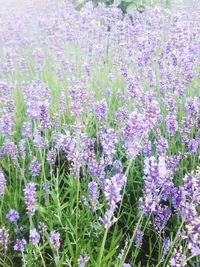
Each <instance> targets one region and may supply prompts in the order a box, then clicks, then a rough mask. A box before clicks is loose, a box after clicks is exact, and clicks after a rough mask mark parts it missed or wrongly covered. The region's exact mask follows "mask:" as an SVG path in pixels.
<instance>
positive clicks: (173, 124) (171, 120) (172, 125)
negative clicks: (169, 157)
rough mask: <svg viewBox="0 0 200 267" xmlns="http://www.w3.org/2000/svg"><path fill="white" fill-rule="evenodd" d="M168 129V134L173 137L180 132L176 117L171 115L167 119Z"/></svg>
mask: <svg viewBox="0 0 200 267" xmlns="http://www.w3.org/2000/svg"><path fill="white" fill-rule="evenodd" d="M166 127H167V131H168V133H169V134H170V135H171V136H173V135H174V134H175V133H176V132H177V131H178V122H177V120H176V117H175V116H174V115H169V116H167V118H166Z"/></svg>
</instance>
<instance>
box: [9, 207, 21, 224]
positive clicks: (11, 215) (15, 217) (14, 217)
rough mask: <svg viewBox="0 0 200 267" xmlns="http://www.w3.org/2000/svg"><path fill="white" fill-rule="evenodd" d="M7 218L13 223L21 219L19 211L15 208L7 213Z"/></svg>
mask: <svg viewBox="0 0 200 267" xmlns="http://www.w3.org/2000/svg"><path fill="white" fill-rule="evenodd" d="M6 218H7V219H8V220H9V221H10V222H11V223H16V222H17V221H18V220H19V213H18V212H17V211H16V210H14V209H11V210H10V211H9V212H8V213H7V215H6Z"/></svg>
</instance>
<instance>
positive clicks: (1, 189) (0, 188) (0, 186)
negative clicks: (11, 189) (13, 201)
mask: <svg viewBox="0 0 200 267" xmlns="http://www.w3.org/2000/svg"><path fill="white" fill-rule="evenodd" d="M6 184H7V181H6V178H5V176H4V174H3V171H2V169H1V167H0V198H1V197H2V196H3V195H4V194H5V190H6Z"/></svg>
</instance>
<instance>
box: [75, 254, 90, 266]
mask: <svg viewBox="0 0 200 267" xmlns="http://www.w3.org/2000/svg"><path fill="white" fill-rule="evenodd" d="M89 259H90V257H89V256H82V255H80V256H79V258H78V267H84V266H85V264H86V263H87V262H88V261H89Z"/></svg>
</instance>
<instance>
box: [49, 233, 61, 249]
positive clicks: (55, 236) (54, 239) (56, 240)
mask: <svg viewBox="0 0 200 267" xmlns="http://www.w3.org/2000/svg"><path fill="white" fill-rule="evenodd" d="M49 241H50V244H51V245H52V247H53V249H55V250H56V251H58V250H59V248H60V234H59V233H58V232H56V231H54V230H53V231H51V233H50V236H49Z"/></svg>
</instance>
